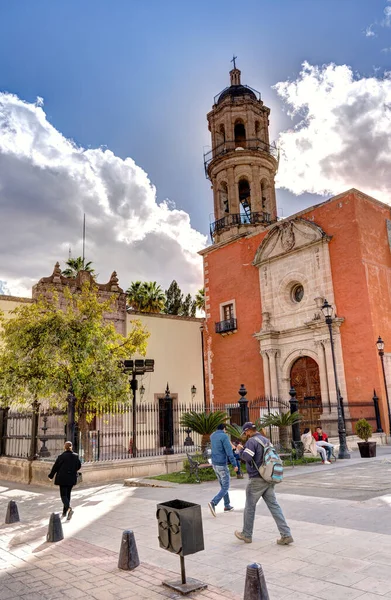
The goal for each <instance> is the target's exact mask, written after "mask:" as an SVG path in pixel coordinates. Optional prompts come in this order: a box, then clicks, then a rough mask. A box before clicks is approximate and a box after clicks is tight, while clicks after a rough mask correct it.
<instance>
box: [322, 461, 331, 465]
mask: <svg viewBox="0 0 391 600" xmlns="http://www.w3.org/2000/svg"><path fill="white" fill-rule="evenodd" d="M323 464H324V465H331V462H330V461H329V460H325V461H324V463H323Z"/></svg>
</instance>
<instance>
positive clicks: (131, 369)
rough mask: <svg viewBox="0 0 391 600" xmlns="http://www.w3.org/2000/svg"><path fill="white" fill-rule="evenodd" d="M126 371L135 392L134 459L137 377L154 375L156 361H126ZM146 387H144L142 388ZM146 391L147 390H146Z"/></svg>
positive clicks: (134, 422) (133, 411)
mask: <svg viewBox="0 0 391 600" xmlns="http://www.w3.org/2000/svg"><path fill="white" fill-rule="evenodd" d="M123 365H124V371H125V373H131V374H132V378H131V380H130V387H131V390H132V392H133V406H132V421H133V423H132V428H133V440H132V455H133V458H135V457H136V456H137V446H136V427H137V415H136V391H137V389H138V381H137V375H145V373H152V372H153V371H154V369H155V361H154V360H153V359H151V358H146V359H145V360H144V359H136V360H124V362H123ZM141 387H144V386H141ZM144 391H145V389H144ZM140 392H141V390H140Z"/></svg>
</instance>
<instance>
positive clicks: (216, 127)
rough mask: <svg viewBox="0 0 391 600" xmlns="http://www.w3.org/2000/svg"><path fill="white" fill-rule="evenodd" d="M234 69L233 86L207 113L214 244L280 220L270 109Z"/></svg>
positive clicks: (207, 162) (206, 158) (207, 164)
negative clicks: (210, 146) (271, 139)
mask: <svg viewBox="0 0 391 600" xmlns="http://www.w3.org/2000/svg"><path fill="white" fill-rule="evenodd" d="M235 60H236V57H234V58H233V61H232V62H233V69H232V70H231V71H230V78H231V85H230V86H229V87H227V88H225V89H224V90H223V91H222V92H220V94H218V95H217V96H215V98H214V104H213V108H212V110H211V111H210V112H209V113H208V115H207V119H208V125H209V131H210V132H211V137H212V150H210V152H208V153H206V154H205V155H204V165H205V174H206V177H207V178H208V179H210V181H211V182H212V189H213V201H214V222H213V223H211V228H210V231H211V237H212V239H213V241H214V243H218V242H222V241H227V240H229V239H231V238H234V237H236V236H237V235H239V234H242V233H250V232H253V231H256V230H259V229H262V228H264V227H266V226H268V225H270V224H271V223H273V222H274V221H275V220H276V217H277V214H276V212H277V208H276V193H275V186H274V177H275V175H276V172H277V168H278V150H277V148H276V146H275V145H271V144H270V142H269V114H270V109H269V108H267V107H266V106H265V105H264V104H263V102H262V100H261V96H260V94H259V92H257V91H256V90H253V89H252V88H250V87H249V86H247V85H242V83H241V72H240V70H239V69H237V68H236V62H235Z"/></svg>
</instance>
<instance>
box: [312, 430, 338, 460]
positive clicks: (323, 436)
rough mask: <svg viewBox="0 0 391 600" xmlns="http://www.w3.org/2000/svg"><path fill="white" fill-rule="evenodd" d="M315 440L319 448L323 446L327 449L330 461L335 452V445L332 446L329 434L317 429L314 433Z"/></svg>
mask: <svg viewBox="0 0 391 600" xmlns="http://www.w3.org/2000/svg"><path fill="white" fill-rule="evenodd" d="M314 438H315V442H316V445H317V446H322V447H323V448H325V449H326V452H327V460H330V458H331V457H332V455H333V452H334V446H333V444H330V442H329V437H328V435H327V433H326V432H325V431H323V430H322V428H321V427H317V428H316V431H315V432H314Z"/></svg>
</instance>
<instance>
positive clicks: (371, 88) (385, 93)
mask: <svg viewBox="0 0 391 600" xmlns="http://www.w3.org/2000/svg"><path fill="white" fill-rule="evenodd" d="M275 89H276V90H277V92H278V94H279V96H280V97H281V98H282V99H283V101H284V102H285V104H286V108H287V111H288V113H289V114H290V115H291V117H292V119H294V120H295V122H296V124H295V126H294V127H293V128H292V129H291V130H289V131H284V132H283V133H281V134H280V137H279V144H280V147H281V161H280V168H279V173H278V178H277V185H278V186H280V187H283V188H286V189H288V190H290V191H292V192H294V193H295V194H301V193H304V192H312V193H317V194H325V193H333V194H336V193H339V192H342V191H344V190H346V189H348V188H351V187H356V188H359V189H361V190H362V191H364V192H366V193H368V194H370V195H373V196H375V197H377V198H379V199H381V200H383V201H385V202H391V178H390V175H389V174H390V172H391V74H390V73H387V74H385V75H384V77H383V78H377V77H361V78H360V77H355V76H354V74H353V72H352V69H351V68H350V67H349V66H347V65H341V66H337V65H335V64H329V65H324V66H322V67H318V66H312V65H310V64H308V63H304V65H303V68H302V71H301V73H300V75H299V76H298V77H297V79H296V80H294V81H283V82H280V83H277V85H276V86H275Z"/></svg>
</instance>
